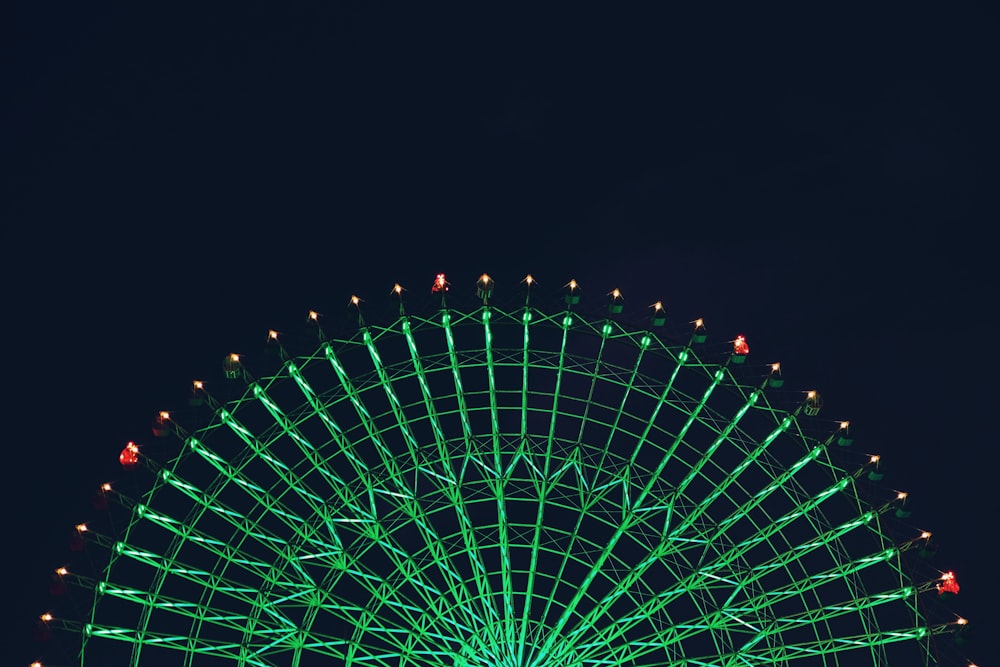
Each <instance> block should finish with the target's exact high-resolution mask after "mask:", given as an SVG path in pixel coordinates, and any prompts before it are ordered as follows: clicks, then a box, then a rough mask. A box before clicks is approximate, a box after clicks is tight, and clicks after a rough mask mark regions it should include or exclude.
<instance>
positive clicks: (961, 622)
mask: <svg viewBox="0 0 1000 667" xmlns="http://www.w3.org/2000/svg"><path fill="white" fill-rule="evenodd" d="M955 622H956V623H958V624H959V625H965V624H966V623H968V622H969V620H968V619H965V618H962V617H961V616H959V617H958V618H957V619H955Z"/></svg>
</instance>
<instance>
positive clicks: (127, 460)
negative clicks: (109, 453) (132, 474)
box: [118, 441, 139, 470]
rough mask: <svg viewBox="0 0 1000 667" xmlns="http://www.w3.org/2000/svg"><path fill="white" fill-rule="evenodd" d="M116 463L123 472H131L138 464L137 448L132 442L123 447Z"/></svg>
mask: <svg viewBox="0 0 1000 667" xmlns="http://www.w3.org/2000/svg"><path fill="white" fill-rule="evenodd" d="M118 462H119V463H121V464H122V467H123V468H125V470H132V469H133V468H135V467H136V466H137V465H138V464H139V446H138V445H136V444H135V443H134V442H131V441H130V442H129V443H128V444H127V445H125V449H123V450H122V453H121V454H119V455H118Z"/></svg>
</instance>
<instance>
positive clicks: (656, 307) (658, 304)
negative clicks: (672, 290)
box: [653, 301, 663, 311]
mask: <svg viewBox="0 0 1000 667" xmlns="http://www.w3.org/2000/svg"><path fill="white" fill-rule="evenodd" d="M653 310H656V311H660V310H663V302H662V301H657V302H656V303H654V304H653Z"/></svg>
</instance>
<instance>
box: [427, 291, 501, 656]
mask: <svg viewBox="0 0 1000 667" xmlns="http://www.w3.org/2000/svg"><path fill="white" fill-rule="evenodd" d="M484 312H487V313H488V312H489V311H488V310H486V311H484ZM441 324H442V328H443V329H444V334H445V341H446V342H447V344H448V360H449V362H450V364H451V376H452V381H453V382H454V385H455V397H456V399H457V401H458V413H459V416H460V417H461V422H462V437H463V438H464V440H465V451H466V452H468V453H470V454H471V452H473V450H474V442H475V438H474V436H473V432H472V425H471V421H470V417H469V408H468V406H467V404H466V401H465V389H464V387H463V385H462V374H461V370H460V364H459V361H458V353H457V352H456V350H455V336H454V333H453V331H452V328H451V314H450V313H449V312H448V311H444V312H443V313H441ZM490 371H491V373H490V374H491V375H492V368H490ZM501 474H502V471H501V470H500V468H499V466H498V467H497V468H496V469H495V470H494V471H493V473H492V474H490V473H489V472H487V473H486V474H485V475H484V477H485V479H486V480H487V482H488V483H489V484H490V485H491V487H492V488H493V489H494V493H496V489H497V485H499V483H500V481H499V477H500V475H501ZM457 509H458V520H459V522H460V524H461V526H462V536H463V538H464V540H465V544H464V547H465V548H464V551H465V553H466V554H467V555H468V558H469V563H470V565H471V567H472V577H473V580H474V581H475V584H476V588H477V590H478V593H479V595H478V597H479V601H480V603H481V604H482V606H483V613H484V615H485V616H486V617H487V618H489V619H491V620H492V621H493V622H494V623H491V624H490V626H489V627H490V628H497V627H498V624H497V623H495V622H496V621H498V620H499V619H500V615H499V613H498V612H497V609H496V607H495V605H494V596H493V591H492V589H491V588H490V584H489V581H488V579H487V571H488V568H487V566H486V563H485V561H484V558H483V553H482V550H481V549H480V547H479V544H478V540H477V539H476V534H475V530H474V527H473V523H472V519H471V517H470V516H469V513H468V511H466V509H465V504H464V503H463V504H462V505H461V506H459V507H458V508H457ZM504 558H508V555H507V554H503V555H502V556H501V560H502V559H504ZM508 602H509V600H508ZM491 640H492V641H493V642H495V643H496V642H499V641H502V640H501V638H500V637H496V636H493V637H491Z"/></svg>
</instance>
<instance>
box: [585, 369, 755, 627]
mask: <svg viewBox="0 0 1000 667" xmlns="http://www.w3.org/2000/svg"><path fill="white" fill-rule="evenodd" d="M721 379H722V369H719V371H717V372H716V373H715V375H714V378H713V382H712V384H710V385H709V387H708V389H706V391H705V393H704V395H703V396H702V399H701V401H700V403H699V404H698V407H696V408H695V409H694V410H692V412H691V414H690V416H689V417H688V420H687V421H686V422H685V424H684V426H683V427H682V428H681V430H680V432H679V433H678V435H677V436H676V437H675V439H674V443H673V445H672V446H671V447H670V448H669V449H668V450H667V453H666V454H665V455H664V457H663V459H662V461H661V463H660V465H659V466H658V467H657V469H656V471H655V472H654V473H653V474H652V476H651V479H650V480H649V482H648V483H647V485H646V486H645V487H644V489H643V491H642V493H640V495H639V496H638V497H637V499H636V501H635V502H634V504H633V508H632V511H633V512H638V511H641V510H643V509H644V508H643V507H640V506H639V505H640V503H641V502H642V501H643V500H645V498H647V497H648V496H649V493H650V489H651V488H652V484H653V483H654V481H655V480H656V479H657V478H658V477H659V476H660V473H661V472H662V470H663V468H664V467H665V465H666V461H667V460H668V458H669V457H671V456H672V455H673V453H674V452H675V451H676V449H677V447H678V446H679V444H680V443H681V442H682V441H683V438H684V436H685V435H686V434H687V431H688V430H689V429H690V427H691V425H692V424H693V423H694V421H695V420H696V419H697V418H698V415H699V414H700V412H701V408H702V407H703V406H704V405H706V404H707V402H708V399H709V397H710V396H711V394H712V392H713V391H714V389H715V387H716V386H717V385H718V383H719V382H720V381H721ZM757 396H758V394H757V393H756V392H755V393H753V394H751V395H750V396H749V397H748V400H747V402H746V403H745V404H744V405H743V407H742V408H740V410H739V411H738V412H737V413H736V415H735V416H734V417H733V418H732V419H731V420H730V421H729V422H728V423H727V424H726V426H725V427H724V428H723V430H722V432H721V433H720V434H719V435H718V437H717V438H716V439H715V441H714V442H713V443H712V444H711V445H710V446H709V447H708V449H707V450H706V452H705V454H704V455H703V457H702V458H700V459H699V460H698V461H697V462H696V464H695V465H694V466H693V467H692V468H691V470H690V471H689V472H688V474H687V475H686V476H685V478H684V479H683V480H682V481H681V482H680V484H679V485H678V487H677V489H676V490H675V491H674V492H673V494H674V497H678V496H680V495H682V494H683V493H684V492H685V490H686V489H687V487H688V485H689V484H690V482H691V481H692V480H693V479H694V478H695V476H696V475H697V474H698V473H699V472H700V471H701V469H702V468H703V467H704V465H705V464H706V462H707V461H708V459H709V458H710V457H711V456H712V454H713V453H714V452H715V450H716V449H718V447H719V446H720V445H721V444H722V443H723V442H724V441H725V440H726V438H728V436H729V434H730V433H731V432H732V430H733V429H734V428H736V426H737V424H738V423H739V422H740V420H741V419H742V418H743V416H744V415H745V414H746V412H747V411H748V410H749V409H750V408H751V407H752V406H753V404H754V403H755V402H756V400H757ZM644 437H645V436H644ZM669 502H670V504H671V505H672V503H673V501H672V500H671V501H669ZM687 520H688V517H687V516H685V517H684V519H683V521H687ZM676 531H677V529H676V528H675V529H673V530H671V532H670V533H664V534H663V535H662V536H661V537H660V538H659V540H658V541H656V542H655V543H654V544H653V546H652V548H651V549H650V550H649V551H648V552H647V554H646V555H645V556H643V557H642V559H641V560H640V561H639V562H638V563H637V564H635V565H634V566H633V567H632V569H631V570H630V571H629V572H628V573H627V574H626V576H625V577H624V578H623V579H621V580H620V581H619V582H617V583H616V585H615V586H614V587H613V588H612V590H610V591H609V592H608V593H607V594H606V595H605V596H604V597H603V598H602V599H601V600H600V601H599V602H598V603H597V604H596V605H594V606H593V607H592V608H591V609H590V610H589V611H588V612H587V614H586V615H585V616H584V617H583V618H582V619H581V620H580V621H578V622H577V623H576V624H575V626H574V629H572V630H571V631H569V632H568V633H567V636H568V637H570V638H571V639H573V638H575V637H577V636H579V635H581V634H582V633H585V632H588V631H589V629H590V628H591V627H593V625H594V623H595V622H596V620H597V619H599V618H600V617H601V616H603V615H605V614H606V613H607V612H608V611H609V610H610V608H611V607H612V606H613V605H614V604H615V603H616V602H617V601H618V600H619V598H621V597H622V596H623V595H624V594H625V593H626V592H627V591H629V590H630V589H631V588H632V587H633V586H634V585H635V584H636V583H637V582H639V581H640V580H642V578H643V577H644V576H645V574H646V572H647V571H648V570H649V569H650V568H651V567H652V566H653V565H654V564H655V563H658V562H660V560H661V559H662V558H663V557H664V556H665V555H666V554H667V553H669V552H670V551H671V550H672V549H673V546H672V538H673V537H674V532H676ZM621 532H622V533H624V531H621ZM619 537H620V536H619V534H618V532H616V533H615V536H614V537H612V544H611V545H610V546H612V548H613V544H614V542H615V541H616V540H617V539H618V538H619ZM599 563H600V561H599Z"/></svg>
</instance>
